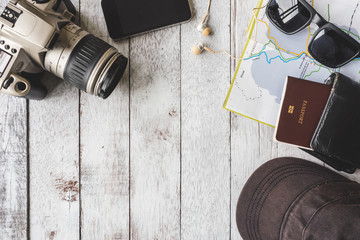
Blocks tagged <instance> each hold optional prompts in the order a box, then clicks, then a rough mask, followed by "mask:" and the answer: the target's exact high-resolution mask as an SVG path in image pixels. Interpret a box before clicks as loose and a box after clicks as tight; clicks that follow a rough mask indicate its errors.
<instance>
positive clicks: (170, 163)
mask: <svg viewBox="0 0 360 240" xmlns="http://www.w3.org/2000/svg"><path fill="white" fill-rule="evenodd" d="M130 80H131V83H130V94H131V98H130V156H131V163H130V221H131V239H136V240H139V239H180V114H181V113H180V27H179V26H175V27H171V28H167V29H164V30H159V31H155V32H152V33H148V34H145V35H142V36H139V37H135V38H132V39H131V41H130Z"/></svg>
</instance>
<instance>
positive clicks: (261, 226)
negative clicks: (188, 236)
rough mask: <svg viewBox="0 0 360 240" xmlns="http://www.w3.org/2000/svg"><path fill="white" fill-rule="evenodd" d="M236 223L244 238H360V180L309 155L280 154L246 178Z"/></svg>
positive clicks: (321, 239)
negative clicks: (280, 155) (284, 155)
mask: <svg viewBox="0 0 360 240" xmlns="http://www.w3.org/2000/svg"><path fill="white" fill-rule="evenodd" d="M236 223H237V227H238V229H239V232H240V234H241V236H242V237H243V239H244V240H249V239H251V240H275V239H281V240H300V239H308V240H323V239H326V240H330V239H354V240H355V239H360V184H358V183H356V182H353V181H350V180H348V179H347V178H345V177H343V176H341V175H339V174H337V173H335V172H333V171H331V170H329V169H327V168H325V167H322V166H320V165H317V164H315V163H312V162H309V161H305V160H302V159H297V158H278V159H274V160H271V161H269V162H267V163H265V164H264V165H262V166H261V167H259V168H258V169H257V170H256V171H255V172H254V173H253V174H252V175H251V177H250V178H249V180H248V181H247V183H246V184H245V186H244V188H243V190H242V192H241V194H240V197H239V200H238V204H237V207H236Z"/></svg>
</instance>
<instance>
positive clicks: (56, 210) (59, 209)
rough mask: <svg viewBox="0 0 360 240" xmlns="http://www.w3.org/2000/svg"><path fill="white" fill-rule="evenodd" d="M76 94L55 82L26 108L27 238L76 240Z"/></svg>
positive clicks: (47, 76) (77, 139)
mask: <svg viewBox="0 0 360 240" xmlns="http://www.w3.org/2000/svg"><path fill="white" fill-rule="evenodd" d="M44 77H45V78H46V81H48V82H57V81H60V80H59V79H55V77H54V76H52V75H50V73H46V74H45V76H44ZM78 94H79V91H78V90H77V89H76V88H75V87H73V86H70V84H69V83H65V82H61V83H60V84H59V85H58V86H57V87H56V88H55V90H54V91H53V92H51V93H50V94H49V95H48V97H47V98H46V99H44V100H42V101H31V102H30V104H29V111H30V113H29V128H30V131H29V135H30V136H29V139H30V148H29V155H30V214H31V216H30V234H31V235H30V236H31V239H39V240H41V239H69V240H72V239H79V168H78V167H79V95H78Z"/></svg>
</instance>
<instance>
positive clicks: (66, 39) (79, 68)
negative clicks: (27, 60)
mask: <svg viewBox="0 0 360 240" xmlns="http://www.w3.org/2000/svg"><path fill="white" fill-rule="evenodd" d="M127 62H128V61H127V58H126V57H124V56H123V55H122V54H120V53H119V52H118V51H117V49H116V48H114V47H112V46H111V45H109V44H108V43H106V42H105V41H103V40H101V39H99V38H97V37H95V36H94V35H92V34H89V33H87V32H86V31H84V30H82V29H81V28H80V27H78V26H76V25H74V24H68V25H67V26H66V27H64V28H63V29H62V30H61V32H60V36H59V39H58V40H57V42H56V43H55V46H54V48H53V49H52V50H50V51H49V52H48V53H47V54H46V57H45V67H46V69H47V70H48V71H50V72H52V73H54V74H55V75H56V76H58V77H61V78H63V79H64V80H66V81H69V82H70V83H72V84H73V85H74V86H76V87H77V88H79V89H80V90H83V91H85V92H87V93H90V94H93V95H96V96H99V97H101V98H103V99H106V98H107V97H108V96H109V95H110V94H111V93H112V92H113V90H114V89H115V87H116V86H117V84H118V83H119V81H120V79H121V77H122V75H123V74H124V72H125V69H126V66H127Z"/></svg>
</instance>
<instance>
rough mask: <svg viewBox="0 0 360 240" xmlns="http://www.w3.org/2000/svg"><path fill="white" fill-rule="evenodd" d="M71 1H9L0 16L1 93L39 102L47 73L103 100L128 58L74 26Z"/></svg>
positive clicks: (118, 77) (118, 79)
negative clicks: (43, 74)
mask: <svg viewBox="0 0 360 240" xmlns="http://www.w3.org/2000/svg"><path fill="white" fill-rule="evenodd" d="M75 14H76V9H75V7H74V6H73V5H72V3H71V2H70V0H34V1H30V0H10V1H9V2H8V3H7V5H6V7H5V9H4V11H3V12H2V14H1V16H0V25H1V28H0V92H2V93H6V94H9V95H12V96H17V97H25V98H28V99H37V100H40V99H43V98H44V97H45V96H46V94H47V89H46V88H45V86H44V85H43V84H41V83H40V79H41V75H42V73H43V72H44V70H47V71H49V72H51V73H53V74H54V75H56V76H57V77H59V78H62V79H65V80H67V81H69V82H70V83H72V84H73V85H75V86H76V87H77V88H79V89H81V90H83V91H85V92H87V93H90V94H93V95H96V96H99V97H101V98H104V99H105V98H107V97H108V96H109V95H110V94H111V92H112V91H113V90H114V88H115V87H116V85H117V84H118V82H119V81H120V79H121V77H122V75H123V73H124V71H125V69H126V65H127V58H126V57H124V56H123V55H122V54H120V53H119V52H118V51H117V50H116V49H115V48H114V47H112V46H110V45H109V44H108V43H106V42H104V41H103V40H101V39H99V38H97V37H95V36H93V35H92V34H90V33H88V32H86V31H85V30H83V29H81V27H79V26H77V25H75V24H74V20H75Z"/></svg>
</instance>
